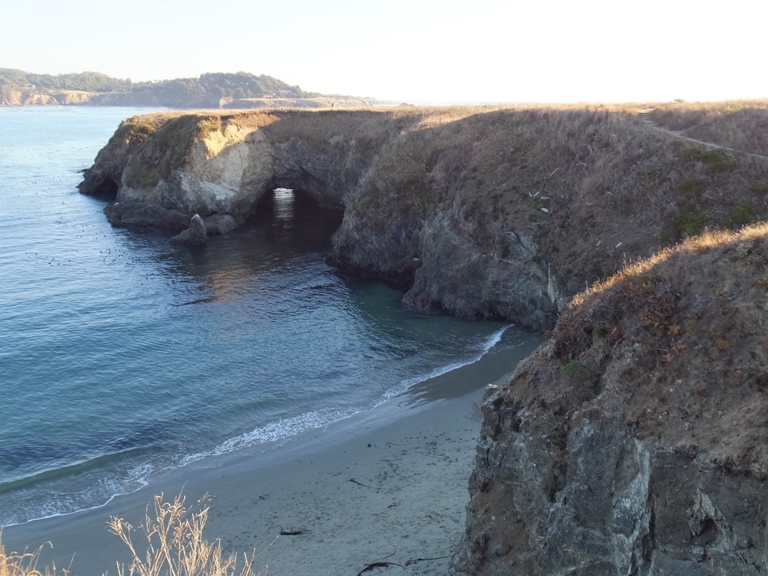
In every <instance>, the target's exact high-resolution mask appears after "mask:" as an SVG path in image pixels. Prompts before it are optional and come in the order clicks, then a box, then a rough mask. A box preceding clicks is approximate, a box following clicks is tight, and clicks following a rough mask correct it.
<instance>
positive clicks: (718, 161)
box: [683, 148, 736, 174]
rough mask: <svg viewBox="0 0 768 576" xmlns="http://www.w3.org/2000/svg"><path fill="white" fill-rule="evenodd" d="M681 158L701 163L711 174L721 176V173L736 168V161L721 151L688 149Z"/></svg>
mask: <svg viewBox="0 0 768 576" xmlns="http://www.w3.org/2000/svg"><path fill="white" fill-rule="evenodd" d="M683 157H684V158H686V159H688V160H696V161H699V162H703V163H704V164H706V165H707V169H708V170H709V171H710V172H711V173H712V174H721V173H722V172H727V171H728V170H732V169H733V168H734V167H735V166H736V159H735V158H734V157H733V156H729V155H728V154H726V153H725V152H723V151H722V150H702V149H700V148H690V149H689V150H686V151H685V153H684V154H683Z"/></svg>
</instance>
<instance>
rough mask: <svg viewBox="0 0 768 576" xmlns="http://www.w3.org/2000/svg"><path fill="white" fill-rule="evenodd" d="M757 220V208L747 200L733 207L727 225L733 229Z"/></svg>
mask: <svg viewBox="0 0 768 576" xmlns="http://www.w3.org/2000/svg"><path fill="white" fill-rule="evenodd" d="M754 221H755V210H754V208H752V205H751V204H749V203H747V202H742V203H740V204H736V205H735V206H733V207H732V208H731V211H730V213H729V215H728V219H727V220H726V226H727V227H728V228H730V229H731V230H736V229H738V228H741V227H742V226H746V225H747V224H751V223H752V222H754Z"/></svg>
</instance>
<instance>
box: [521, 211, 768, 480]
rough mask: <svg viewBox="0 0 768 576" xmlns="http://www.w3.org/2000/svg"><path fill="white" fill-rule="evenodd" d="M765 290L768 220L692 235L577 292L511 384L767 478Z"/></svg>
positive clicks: (533, 397) (565, 408)
mask: <svg viewBox="0 0 768 576" xmlns="http://www.w3.org/2000/svg"><path fill="white" fill-rule="evenodd" d="M767 296H768V224H758V225H755V226H752V227H747V228H745V229H743V230H742V231H740V232H737V233H731V232H719V233H711V234H705V235H703V236H699V237H695V238H691V239H689V240H687V241H686V242H684V243H682V244H680V245H678V246H675V247H674V248H671V249H667V250H664V251H662V252H660V253H659V254H657V255H655V256H653V257H652V258H649V259H646V260H643V261H640V262H637V263H635V264H632V265H629V266H628V267H627V268H625V269H623V270H622V271H621V272H620V273H618V274H616V275H615V276H613V277H611V278H610V279H608V280H607V281H605V282H601V283H598V284H596V285H594V286H593V287H591V288H590V289H588V290H587V291H585V292H583V293H581V294H579V295H577V296H576V297H575V298H574V299H573V300H572V301H571V303H570V304H569V305H568V307H567V308H566V310H565V311H564V312H563V313H562V314H561V316H560V319H559V321H558V324H557V327H556V328H555V330H554V332H552V333H551V334H550V340H549V341H548V342H547V343H546V344H545V345H544V346H543V347H542V348H541V349H539V351H537V353H536V354H534V356H532V357H531V358H529V359H528V360H527V361H526V362H525V364H521V366H520V368H519V370H518V372H517V374H516V375H515V377H514V378H513V379H512V381H511V382H510V384H509V385H508V390H509V394H511V395H512V396H514V397H515V398H516V399H517V401H519V402H523V403H524V404H530V405H531V406H533V405H536V406H538V407H539V408H536V410H538V409H540V407H544V406H546V411H547V412H548V413H551V414H555V415H559V417H558V418H556V419H555V420H556V421H559V422H560V423H561V424H565V423H566V422H567V421H568V418H567V417H562V415H565V414H573V413H574V411H578V410H581V411H587V410H591V411H592V412H590V413H591V414H592V417H595V412H594V411H595V410H597V411H598V412H600V413H603V414H613V415H624V417H625V418H626V420H627V422H628V423H629V424H630V426H631V427H632V429H633V430H634V433H635V434H636V435H637V437H638V438H641V439H644V440H646V441H648V442H650V443H655V442H659V443H661V444H664V445H668V446H698V447H699V449H703V450H706V451H707V452H708V453H709V454H711V455H712V456H713V457H714V459H715V461H716V462H718V463H719V464H720V465H722V466H724V467H725V468H726V469H730V470H738V471H740V472H742V473H744V472H746V473H751V474H754V475H756V476H757V477H760V478H766V477H768V430H767V429H766V427H765V422H766V420H768V401H767V400H768V338H766V332H765V326H764V323H765V314H766V310H765V302H766V297H767ZM585 414H586V412H585ZM566 432H567V430H565V429H563V430H560V433H561V434H562V435H564V434H565V433H566Z"/></svg>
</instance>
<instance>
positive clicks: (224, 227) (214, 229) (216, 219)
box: [205, 214, 238, 235]
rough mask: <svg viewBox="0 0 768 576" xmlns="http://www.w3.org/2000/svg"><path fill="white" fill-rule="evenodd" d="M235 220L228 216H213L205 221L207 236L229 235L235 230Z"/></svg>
mask: <svg viewBox="0 0 768 576" xmlns="http://www.w3.org/2000/svg"><path fill="white" fill-rule="evenodd" d="M237 226H238V224H237V220H235V218H234V217H233V216H231V215H230V214H213V215H211V216H208V218H206V219H205V228H206V230H207V231H208V234H211V235H213V234H221V235H223V234H229V233H230V232H232V230H234V229H235V228H237Z"/></svg>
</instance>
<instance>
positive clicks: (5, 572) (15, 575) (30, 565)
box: [0, 534, 67, 576]
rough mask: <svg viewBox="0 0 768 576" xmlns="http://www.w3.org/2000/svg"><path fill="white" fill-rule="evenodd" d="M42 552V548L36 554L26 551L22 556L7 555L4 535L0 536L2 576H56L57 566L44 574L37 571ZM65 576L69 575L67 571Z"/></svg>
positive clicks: (12, 553)
mask: <svg viewBox="0 0 768 576" xmlns="http://www.w3.org/2000/svg"><path fill="white" fill-rule="evenodd" d="M42 550H43V547H42V546H41V547H40V548H38V549H37V550H35V551H34V552H27V551H26V550H25V551H24V552H23V553H22V554H19V553H17V552H10V553H6V552H5V547H4V546H3V539H2V534H0V576H55V574H56V567H55V566H54V567H53V568H52V569H51V568H49V567H48V566H46V567H45V568H44V571H43V572H41V571H40V570H38V569H37V561H38V560H39V558H40V552H42ZM63 574H67V571H66V570H64V572H63Z"/></svg>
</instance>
